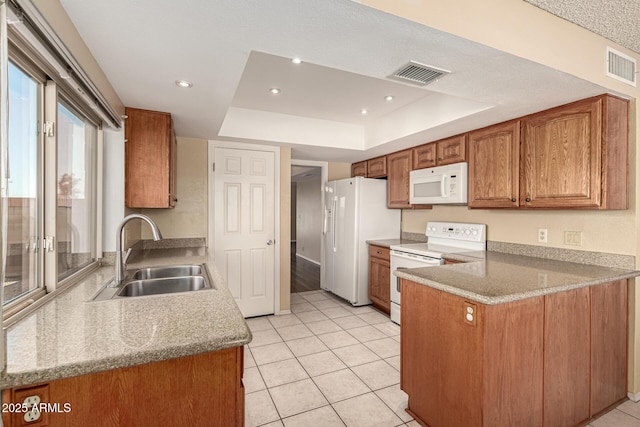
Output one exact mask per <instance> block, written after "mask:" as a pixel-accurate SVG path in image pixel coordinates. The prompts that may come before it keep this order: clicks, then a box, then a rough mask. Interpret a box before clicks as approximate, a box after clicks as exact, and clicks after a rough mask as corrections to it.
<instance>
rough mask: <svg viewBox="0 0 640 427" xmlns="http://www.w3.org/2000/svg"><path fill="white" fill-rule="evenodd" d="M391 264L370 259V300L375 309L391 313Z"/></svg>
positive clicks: (382, 260) (381, 260)
mask: <svg viewBox="0 0 640 427" xmlns="http://www.w3.org/2000/svg"><path fill="white" fill-rule="evenodd" d="M390 280H391V264H390V263H389V261H386V260H384V259H380V258H373V257H371V258H369V299H370V300H371V302H372V303H373V305H374V306H375V307H377V308H378V309H380V310H382V311H383V312H385V313H387V314H389V313H390V312H391V289H390V287H389V286H390Z"/></svg>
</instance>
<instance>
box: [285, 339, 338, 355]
mask: <svg viewBox="0 0 640 427" xmlns="http://www.w3.org/2000/svg"><path fill="white" fill-rule="evenodd" d="M287 345H288V346H289V349H291V351H292V352H293V354H295V355H296V357H301V356H306V355H307V354H314V353H320V352H321V351H327V350H329V347H327V346H326V345H324V343H323V342H322V341H320V340H319V339H318V337H313V336H311V337H306V338H300V339H297V340H291V341H287Z"/></svg>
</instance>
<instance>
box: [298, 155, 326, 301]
mask: <svg viewBox="0 0 640 427" xmlns="http://www.w3.org/2000/svg"><path fill="white" fill-rule="evenodd" d="M326 170H327V163H326V162H312V161H301V160H292V161H291V293H298V292H307V291H314V290H319V289H320V278H321V269H322V262H323V258H324V248H323V241H322V221H323V217H322V215H323V209H322V207H323V206H324V201H323V196H324V192H323V191H322V188H323V185H324V182H326Z"/></svg>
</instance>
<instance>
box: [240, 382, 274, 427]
mask: <svg viewBox="0 0 640 427" xmlns="http://www.w3.org/2000/svg"><path fill="white" fill-rule="evenodd" d="M244 403H245V404H244V413H245V426H246V427H256V426H260V425H263V424H266V423H270V422H272V421H278V420H279V419H280V416H279V415H278V411H277V410H276V407H275V405H274V404H273V401H272V400H271V396H270V395H269V392H268V391H267V390H262V391H256V392H255V393H247V395H246V396H245V400H244Z"/></svg>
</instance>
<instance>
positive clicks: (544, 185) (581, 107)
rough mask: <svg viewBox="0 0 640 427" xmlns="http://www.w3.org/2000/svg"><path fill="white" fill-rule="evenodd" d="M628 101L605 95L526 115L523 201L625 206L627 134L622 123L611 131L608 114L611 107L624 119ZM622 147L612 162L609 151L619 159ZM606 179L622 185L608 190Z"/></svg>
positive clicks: (535, 204) (562, 205)
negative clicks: (622, 154)
mask: <svg viewBox="0 0 640 427" xmlns="http://www.w3.org/2000/svg"><path fill="white" fill-rule="evenodd" d="M626 105H627V102H626V101H623V100H620V99H618V98H614V97H608V96H604V97H597V98H591V99H587V100H584V101H579V102H575V103H572V104H569V105H567V106H562V107H559V108H554V109H552V110H548V111H545V112H542V113H539V114H534V115H531V116H528V117H526V118H525V119H524V120H523V122H522V125H523V128H522V153H521V156H522V162H521V165H522V168H523V170H522V183H521V185H522V194H521V203H522V205H523V206H526V207H531V208H601V207H602V208H607V209H625V208H626V207H627V204H626V200H627V194H626V193H627V192H626V182H627V176H626V175H627V173H626V171H627V166H626V164H627V163H626V162H627V159H626V157H627V156H626V147H627V138H628V133H627V129H626V126H620V125H619V123H618V124H617V125H615V126H614V129H611V122H610V120H609V119H611V117H607V115H606V114H607V113H609V114H610V110H611V108H613V109H614V110H619V111H620V112H621V113H622V116H623V117H625V118H626V115H627V112H626ZM612 119H613V120H614V121H615V120H616V117H613V118H612ZM625 122H626V120H625ZM619 150H622V153H624V156H621V157H619V158H618V159H615V160H613V162H612V160H611V159H610V158H609V154H610V153H611V154H612V155H613V156H614V157H615V156H616V155H619V154H620V151H619ZM603 172H604V173H603ZM611 174H613V175H611ZM607 179H608V181H607V183H612V179H613V181H615V185H616V186H618V185H621V186H622V188H620V189H618V190H616V189H613V190H610V189H609V188H608V186H607V185H603V184H605V182H603V180H607ZM603 197H605V199H603Z"/></svg>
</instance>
